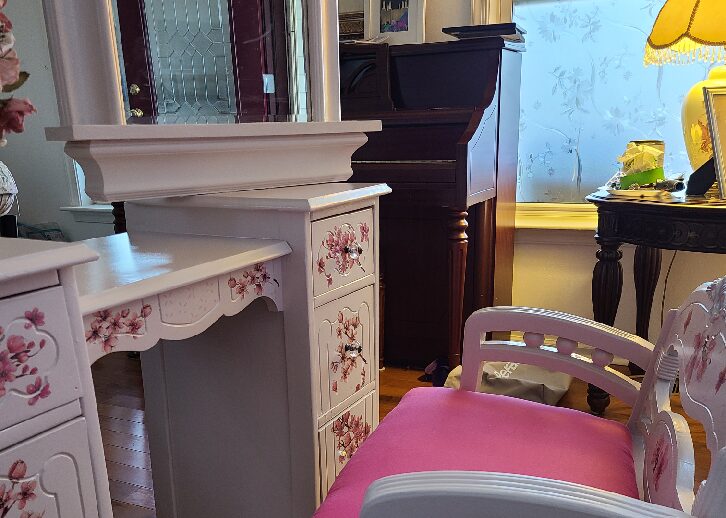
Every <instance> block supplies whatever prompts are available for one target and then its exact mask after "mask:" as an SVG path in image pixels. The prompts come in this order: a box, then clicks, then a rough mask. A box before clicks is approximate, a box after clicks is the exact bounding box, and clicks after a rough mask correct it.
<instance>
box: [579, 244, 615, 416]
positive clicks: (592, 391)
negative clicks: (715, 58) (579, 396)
mask: <svg viewBox="0 0 726 518" xmlns="http://www.w3.org/2000/svg"><path fill="white" fill-rule="evenodd" d="M596 256H597V263H596V264H595V269H594V270H593V272H592V311H593V314H594V318H595V321H597V322H601V323H603V324H607V325H609V326H612V325H613V324H614V323H615V315H617V313H618V305H619V304H620V295H621V294H622V292H623V265H622V264H620V260H621V259H622V258H623V252H621V251H620V243H618V242H600V250H598V251H597V254H596ZM587 404H588V405H589V406H590V410H592V412H593V413H594V414H598V415H600V414H602V413H603V412H605V409H606V408H607V407H608V405H610V395H609V394H608V393H607V392H605V391H604V390H602V389H601V388H599V387H596V386H595V385H588V388H587Z"/></svg>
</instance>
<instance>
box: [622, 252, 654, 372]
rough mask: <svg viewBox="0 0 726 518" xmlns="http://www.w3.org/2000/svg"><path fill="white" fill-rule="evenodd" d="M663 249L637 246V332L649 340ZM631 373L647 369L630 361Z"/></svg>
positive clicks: (634, 272)
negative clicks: (654, 296) (651, 315)
mask: <svg viewBox="0 0 726 518" xmlns="http://www.w3.org/2000/svg"><path fill="white" fill-rule="evenodd" d="M660 266H661V251H660V248H650V247H647V246H640V245H639V246H637V247H636V248H635V262H634V265H633V277H634V279H635V300H636V310H637V313H636V315H637V316H636V320H635V329H636V331H635V333H636V334H637V335H638V336H639V337H641V338H645V339H646V340H648V328H649V327H650V312H651V310H652V309H653V295H654V294H655V287H656V286H657V284H658V277H660ZM628 367H629V369H630V373H631V374H644V373H645V371H644V370H643V369H641V368H640V367H638V366H637V365H635V364H634V363H632V362H631V363H630V364H629V365H628Z"/></svg>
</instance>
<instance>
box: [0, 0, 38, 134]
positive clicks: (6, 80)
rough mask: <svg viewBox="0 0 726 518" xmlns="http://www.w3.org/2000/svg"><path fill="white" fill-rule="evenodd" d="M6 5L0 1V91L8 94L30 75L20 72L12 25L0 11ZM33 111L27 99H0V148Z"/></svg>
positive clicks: (4, 0) (19, 129) (21, 84)
mask: <svg viewBox="0 0 726 518" xmlns="http://www.w3.org/2000/svg"><path fill="white" fill-rule="evenodd" d="M6 4H7V0H0V91H2V92H5V93H10V92H13V91H15V90H17V89H18V88H20V87H21V86H23V84H24V83H25V81H27V80H28V77H30V75H29V74H28V73H27V72H22V71H21V70H20V59H18V54H17V52H15V49H14V47H15V36H13V24H12V22H11V21H10V19H9V18H8V17H7V16H6V15H5V13H3V12H2V11H1V10H2V9H3V8H4V7H5V5H6ZM35 111H36V110H35V107H34V106H33V105H32V104H31V102H30V101H29V100H28V99H18V98H15V97H10V98H9V99H0V146H4V145H5V144H7V140H6V139H5V136H6V135H7V133H22V132H23V131H24V130H25V117H26V115H30V114H31V113H35Z"/></svg>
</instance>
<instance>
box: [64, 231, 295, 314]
mask: <svg viewBox="0 0 726 518" xmlns="http://www.w3.org/2000/svg"><path fill="white" fill-rule="evenodd" d="M84 243H85V244H86V246H87V247H89V248H91V249H93V250H94V251H96V253H97V254H98V255H99V256H100V257H101V259H100V260H99V261H97V262H94V263H89V264H84V265H81V266H78V267H76V275H77V276H78V291H79V293H80V304H81V311H82V313H83V314H84V315H87V314H89V313H92V312H94V311H99V310H102V309H107V308H110V307H113V306H118V305H120V304H124V303H127V302H131V301H134V300H140V299H143V298H144V297H148V296H150V295H156V294H159V293H164V292H167V291H170V290H174V289H177V288H181V287H183V286H189V285H191V284H195V283H197V282H200V281H204V280H207V279H210V278H215V277H217V276H219V275H223V274H227V273H229V272H232V271H234V270H238V269H243V268H245V267H247V266H254V265H255V264H256V263H261V262H265V261H270V260H273V259H277V258H278V257H282V256H284V255H286V254H289V253H290V247H289V245H288V244H287V243H285V242H283V241H280V240H274V239H237V238H224V237H211V236H180V235H174V234H170V233H160V232H158V233H153V232H133V233H132V235H129V234H117V235H114V236H107V237H101V238H96V239H89V240H86V241H84Z"/></svg>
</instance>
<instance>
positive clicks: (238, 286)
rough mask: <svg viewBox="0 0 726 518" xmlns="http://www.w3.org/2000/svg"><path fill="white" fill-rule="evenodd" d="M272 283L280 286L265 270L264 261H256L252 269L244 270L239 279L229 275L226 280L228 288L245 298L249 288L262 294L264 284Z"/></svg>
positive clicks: (257, 293)
mask: <svg viewBox="0 0 726 518" xmlns="http://www.w3.org/2000/svg"><path fill="white" fill-rule="evenodd" d="M272 283H275V284H276V285H277V286H278V287H279V286H280V283H279V282H277V279H273V278H272V277H271V276H270V274H269V273H268V272H267V267H266V266H265V265H264V263H257V264H256V265H255V267H254V268H253V269H252V270H245V271H244V272H242V277H240V278H239V279H237V278H235V277H230V278H229V281H227V284H228V285H229V287H230V289H232V290H233V291H234V292H235V293H236V294H237V295H240V296H241V297H242V298H245V295H247V294H248V293H249V289H250V288H252V289H253V290H254V292H255V295H262V294H263V293H264V292H265V285H266V284H272Z"/></svg>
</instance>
